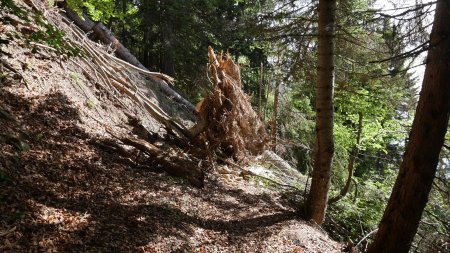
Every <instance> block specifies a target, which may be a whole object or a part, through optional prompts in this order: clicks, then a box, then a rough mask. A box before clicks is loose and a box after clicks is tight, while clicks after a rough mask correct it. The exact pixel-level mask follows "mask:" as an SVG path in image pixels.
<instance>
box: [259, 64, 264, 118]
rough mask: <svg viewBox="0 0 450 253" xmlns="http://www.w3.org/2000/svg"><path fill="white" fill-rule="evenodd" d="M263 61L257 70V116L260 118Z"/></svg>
mask: <svg viewBox="0 0 450 253" xmlns="http://www.w3.org/2000/svg"><path fill="white" fill-rule="evenodd" d="M263 68H264V67H263V63H262V62H261V68H260V72H259V92H258V95H259V97H258V116H259V118H260V119H262V117H261V101H262V83H263Z"/></svg>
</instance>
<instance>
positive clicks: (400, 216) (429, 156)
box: [368, 0, 450, 253]
mask: <svg viewBox="0 0 450 253" xmlns="http://www.w3.org/2000/svg"><path fill="white" fill-rule="evenodd" d="M449 20H450V1H449V0H440V1H438V2H437V6H436V13H435V18H434V23H433V30H432V32H431V48H430V49H429V51H428V59H427V65H426V70H425V76H424V80H423V85H422V91H421V92H420V98H419V103H418V105H417V109H416V116H415V118H414V122H413V126H412V129H411V133H410V139H409V142H408V144H407V146H406V151H405V154H404V156H403V161H402V163H401V165H400V172H399V175H398V177H397V180H396V182H395V185H394V189H393V190H392V194H391V197H390V199H389V202H388V204H387V207H386V210H385V212H384V215H383V218H382V220H381V222H380V225H379V230H378V233H377V235H376V237H375V241H374V242H373V244H372V245H371V246H370V247H369V251H368V252H370V253H375V252H376V253H380V252H381V253H383V252H396V253H403V252H405V253H406V252H408V250H409V248H410V247H411V243H412V241H413V238H414V235H415V234H416V232H417V227H418V225H419V221H420V218H421V216H422V212H423V209H424V207H425V205H426V203H427V201H428V194H429V192H430V189H431V186H432V183H433V179H434V176H435V174H436V167H437V164H438V161H439V153H440V151H441V148H442V145H443V144H444V138H445V132H446V131H447V126H448V125H447V124H448V120H449V114H450V82H449V80H450V25H449V23H448V21H449Z"/></svg>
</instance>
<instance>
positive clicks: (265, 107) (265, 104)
mask: <svg viewBox="0 0 450 253" xmlns="http://www.w3.org/2000/svg"><path fill="white" fill-rule="evenodd" d="M271 81H272V75H268V77H267V84H266V100H265V101H264V116H263V121H266V115H267V102H268V101H269V93H270V82H271Z"/></svg>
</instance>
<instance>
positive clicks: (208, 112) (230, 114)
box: [191, 47, 266, 161]
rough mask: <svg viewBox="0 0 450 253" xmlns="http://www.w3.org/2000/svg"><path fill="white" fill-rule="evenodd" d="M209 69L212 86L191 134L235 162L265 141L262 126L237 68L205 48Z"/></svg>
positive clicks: (225, 58)
mask: <svg viewBox="0 0 450 253" xmlns="http://www.w3.org/2000/svg"><path fill="white" fill-rule="evenodd" d="M208 55H209V59H210V66H209V72H210V76H211V78H212V81H213V84H214V88H213V91H212V93H211V94H210V95H209V96H207V97H206V98H205V99H204V100H203V102H202V104H201V108H199V112H198V114H199V116H200V118H201V122H200V123H199V124H198V125H197V126H195V127H194V128H193V129H192V131H191V133H193V134H196V135H198V139H199V140H200V141H201V142H202V143H207V145H208V146H209V147H210V148H212V150H215V151H219V152H220V153H223V154H224V155H226V156H227V157H233V158H234V159H235V160H237V161H244V160H245V158H246V157H247V156H248V155H256V154H259V153H261V152H262V151H263V150H264V147H265V144H266V133H265V126H264V124H263V123H262V122H261V120H260V118H259V117H258V115H257V114H256V112H255V111H254V110H253V108H252V106H251V104H250V98H249V96H248V95H246V94H245V93H244V91H243V90H242V83H241V77H240V69H239V66H238V65H237V64H235V63H234V62H233V61H232V60H231V58H230V55H229V54H228V53H227V54H226V55H225V57H222V54H220V55H216V54H215V53H214V50H213V49H212V48H211V47H209V48H208Z"/></svg>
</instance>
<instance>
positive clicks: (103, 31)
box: [64, 6, 195, 112]
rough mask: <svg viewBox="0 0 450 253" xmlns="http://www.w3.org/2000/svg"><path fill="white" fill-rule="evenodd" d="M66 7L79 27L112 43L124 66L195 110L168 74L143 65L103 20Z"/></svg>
mask: <svg viewBox="0 0 450 253" xmlns="http://www.w3.org/2000/svg"><path fill="white" fill-rule="evenodd" d="M64 7H65V13H66V15H67V17H69V18H70V19H71V20H72V21H73V22H74V23H75V24H76V25H77V26H78V27H80V28H81V29H82V30H83V31H84V32H86V33H87V32H91V31H92V32H94V33H95V35H96V36H97V37H98V38H99V39H100V40H101V41H102V42H103V43H105V44H107V45H111V46H112V48H113V49H114V50H115V53H116V55H117V56H118V57H119V58H121V59H122V60H123V61H124V62H127V63H129V64H124V62H120V64H121V65H122V66H125V67H131V66H133V67H131V68H133V69H134V70H138V71H139V72H140V73H141V74H144V75H146V76H148V77H149V78H150V80H151V82H152V84H154V85H156V86H157V87H158V88H159V89H160V90H161V91H162V92H163V93H164V94H166V95H167V96H169V97H170V98H172V99H173V100H174V101H176V102H178V103H180V104H182V105H184V106H185V107H186V108H187V109H188V110H189V111H191V112H192V111H194V109H195V108H194V105H192V103H190V102H189V101H187V100H186V99H184V98H183V97H182V96H181V95H180V94H178V93H177V92H176V91H174V90H173V89H172V88H170V87H169V85H168V84H167V83H166V81H169V82H171V81H172V80H173V79H171V78H170V77H168V76H167V75H164V74H161V73H154V72H150V71H149V70H148V69H147V68H146V67H145V66H144V65H142V64H141V63H140V62H139V61H138V60H137V59H136V57H135V56H134V55H133V54H131V53H130V51H128V49H127V48H126V47H124V46H123V45H122V44H121V43H120V42H119V40H118V39H117V38H116V37H115V36H114V35H113V34H112V32H111V31H110V30H109V29H108V28H107V27H105V26H104V25H103V24H102V23H101V22H98V23H94V22H93V21H92V20H90V19H89V17H86V16H84V17H83V18H84V19H82V18H80V17H79V16H78V14H77V13H75V12H74V11H72V10H71V9H69V8H67V7H66V6H64Z"/></svg>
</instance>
